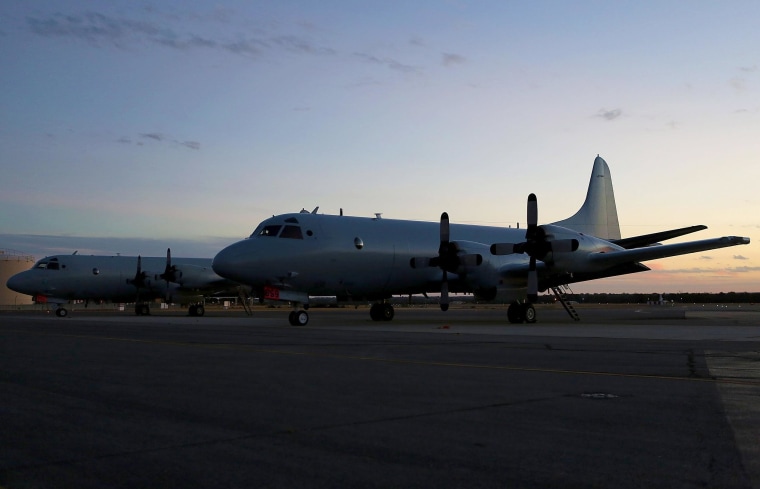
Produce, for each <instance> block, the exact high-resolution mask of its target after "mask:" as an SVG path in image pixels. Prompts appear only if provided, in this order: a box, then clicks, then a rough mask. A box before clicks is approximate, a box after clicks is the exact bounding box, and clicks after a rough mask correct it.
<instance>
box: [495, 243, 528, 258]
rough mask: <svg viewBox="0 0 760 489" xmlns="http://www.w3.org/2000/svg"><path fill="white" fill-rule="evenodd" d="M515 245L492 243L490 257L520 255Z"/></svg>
mask: <svg viewBox="0 0 760 489" xmlns="http://www.w3.org/2000/svg"><path fill="white" fill-rule="evenodd" d="M517 246H518V245H517V244H515V243H494V244H492V245H491V254H492V255H511V254H512V253H522V251H518V250H517V249H516V248H517Z"/></svg>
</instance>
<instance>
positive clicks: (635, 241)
mask: <svg viewBox="0 0 760 489" xmlns="http://www.w3.org/2000/svg"><path fill="white" fill-rule="evenodd" d="M703 229H707V226H704V225H701V224H700V225H698V226H689V227H686V228H680V229H671V230H670V231H662V232H659V233H652V234H643V235H641V236H632V237H630V238H623V239H611V240H610V242H612V243H615V244H616V245H618V246H622V247H623V248H625V249H627V250H628V249H631V248H641V247H642V246H649V245H653V244H657V243H659V242H660V241H665V240H666V239H673V238H677V237H678V236H683V235H685V234H690V233H696V232H697V231H702V230H703Z"/></svg>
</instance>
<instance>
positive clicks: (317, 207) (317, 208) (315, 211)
mask: <svg viewBox="0 0 760 489" xmlns="http://www.w3.org/2000/svg"><path fill="white" fill-rule="evenodd" d="M318 210H319V206H316V207H315V208H314V210H313V211H311V213H312V214H316V213H317V211H318Z"/></svg>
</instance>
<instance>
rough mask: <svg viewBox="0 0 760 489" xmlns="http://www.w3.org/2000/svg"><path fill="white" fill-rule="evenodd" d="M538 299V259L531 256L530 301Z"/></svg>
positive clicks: (529, 275)
mask: <svg viewBox="0 0 760 489" xmlns="http://www.w3.org/2000/svg"><path fill="white" fill-rule="evenodd" d="M537 299H538V273H537V272H536V259H535V258H533V257H532V256H531V257H530V268H529V269H528V302H531V303H533V302H536V300H537Z"/></svg>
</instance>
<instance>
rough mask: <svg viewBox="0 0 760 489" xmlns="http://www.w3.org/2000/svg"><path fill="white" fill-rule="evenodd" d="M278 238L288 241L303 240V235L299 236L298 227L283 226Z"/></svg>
mask: <svg viewBox="0 0 760 489" xmlns="http://www.w3.org/2000/svg"><path fill="white" fill-rule="evenodd" d="M280 237H281V238H290V239H303V234H301V228H300V227H299V226H285V229H283V230H282V234H281V235H280Z"/></svg>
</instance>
